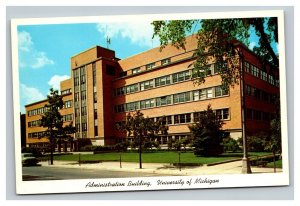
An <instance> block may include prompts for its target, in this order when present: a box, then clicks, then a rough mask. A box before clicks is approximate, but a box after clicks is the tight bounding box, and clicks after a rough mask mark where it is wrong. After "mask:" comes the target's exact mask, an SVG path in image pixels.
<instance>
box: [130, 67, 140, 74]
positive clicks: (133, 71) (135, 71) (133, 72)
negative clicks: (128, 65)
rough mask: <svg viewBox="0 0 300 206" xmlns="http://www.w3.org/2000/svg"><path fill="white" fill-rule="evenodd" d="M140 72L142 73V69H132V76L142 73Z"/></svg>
mask: <svg viewBox="0 0 300 206" xmlns="http://www.w3.org/2000/svg"><path fill="white" fill-rule="evenodd" d="M140 72H141V68H140V67H138V68H134V69H132V74H137V73H140Z"/></svg>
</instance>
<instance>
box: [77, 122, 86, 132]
mask: <svg viewBox="0 0 300 206" xmlns="http://www.w3.org/2000/svg"><path fill="white" fill-rule="evenodd" d="M75 128H76V132H80V131H81V130H82V132H86V131H87V123H86V122H85V123H81V128H80V123H77V124H75Z"/></svg>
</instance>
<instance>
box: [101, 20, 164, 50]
mask: <svg viewBox="0 0 300 206" xmlns="http://www.w3.org/2000/svg"><path fill="white" fill-rule="evenodd" d="M97 30H98V31H99V32H100V33H101V34H103V37H104V38H105V39H106V38H107V36H109V37H110V38H111V39H112V38H120V37H121V38H128V39H130V41H131V43H133V44H137V45H139V46H147V47H156V46H158V45H159V41H158V39H157V38H155V39H152V35H153V26H152V25H151V21H143V22H117V23H99V24H97Z"/></svg>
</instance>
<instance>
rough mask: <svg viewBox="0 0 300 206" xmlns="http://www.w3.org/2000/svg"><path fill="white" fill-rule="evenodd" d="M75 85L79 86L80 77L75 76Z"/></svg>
mask: <svg viewBox="0 0 300 206" xmlns="http://www.w3.org/2000/svg"><path fill="white" fill-rule="evenodd" d="M74 85H75V86H79V77H74Z"/></svg>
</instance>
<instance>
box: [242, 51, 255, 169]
mask: <svg viewBox="0 0 300 206" xmlns="http://www.w3.org/2000/svg"><path fill="white" fill-rule="evenodd" d="M239 57H240V58H241V87H240V88H241V119H242V139H243V158H242V174H250V173H252V172H251V168H250V161H249V158H248V145H247V137H246V129H245V93H244V86H245V85H244V72H245V71H244V65H243V58H244V55H243V52H242V50H241V49H239Z"/></svg>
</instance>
